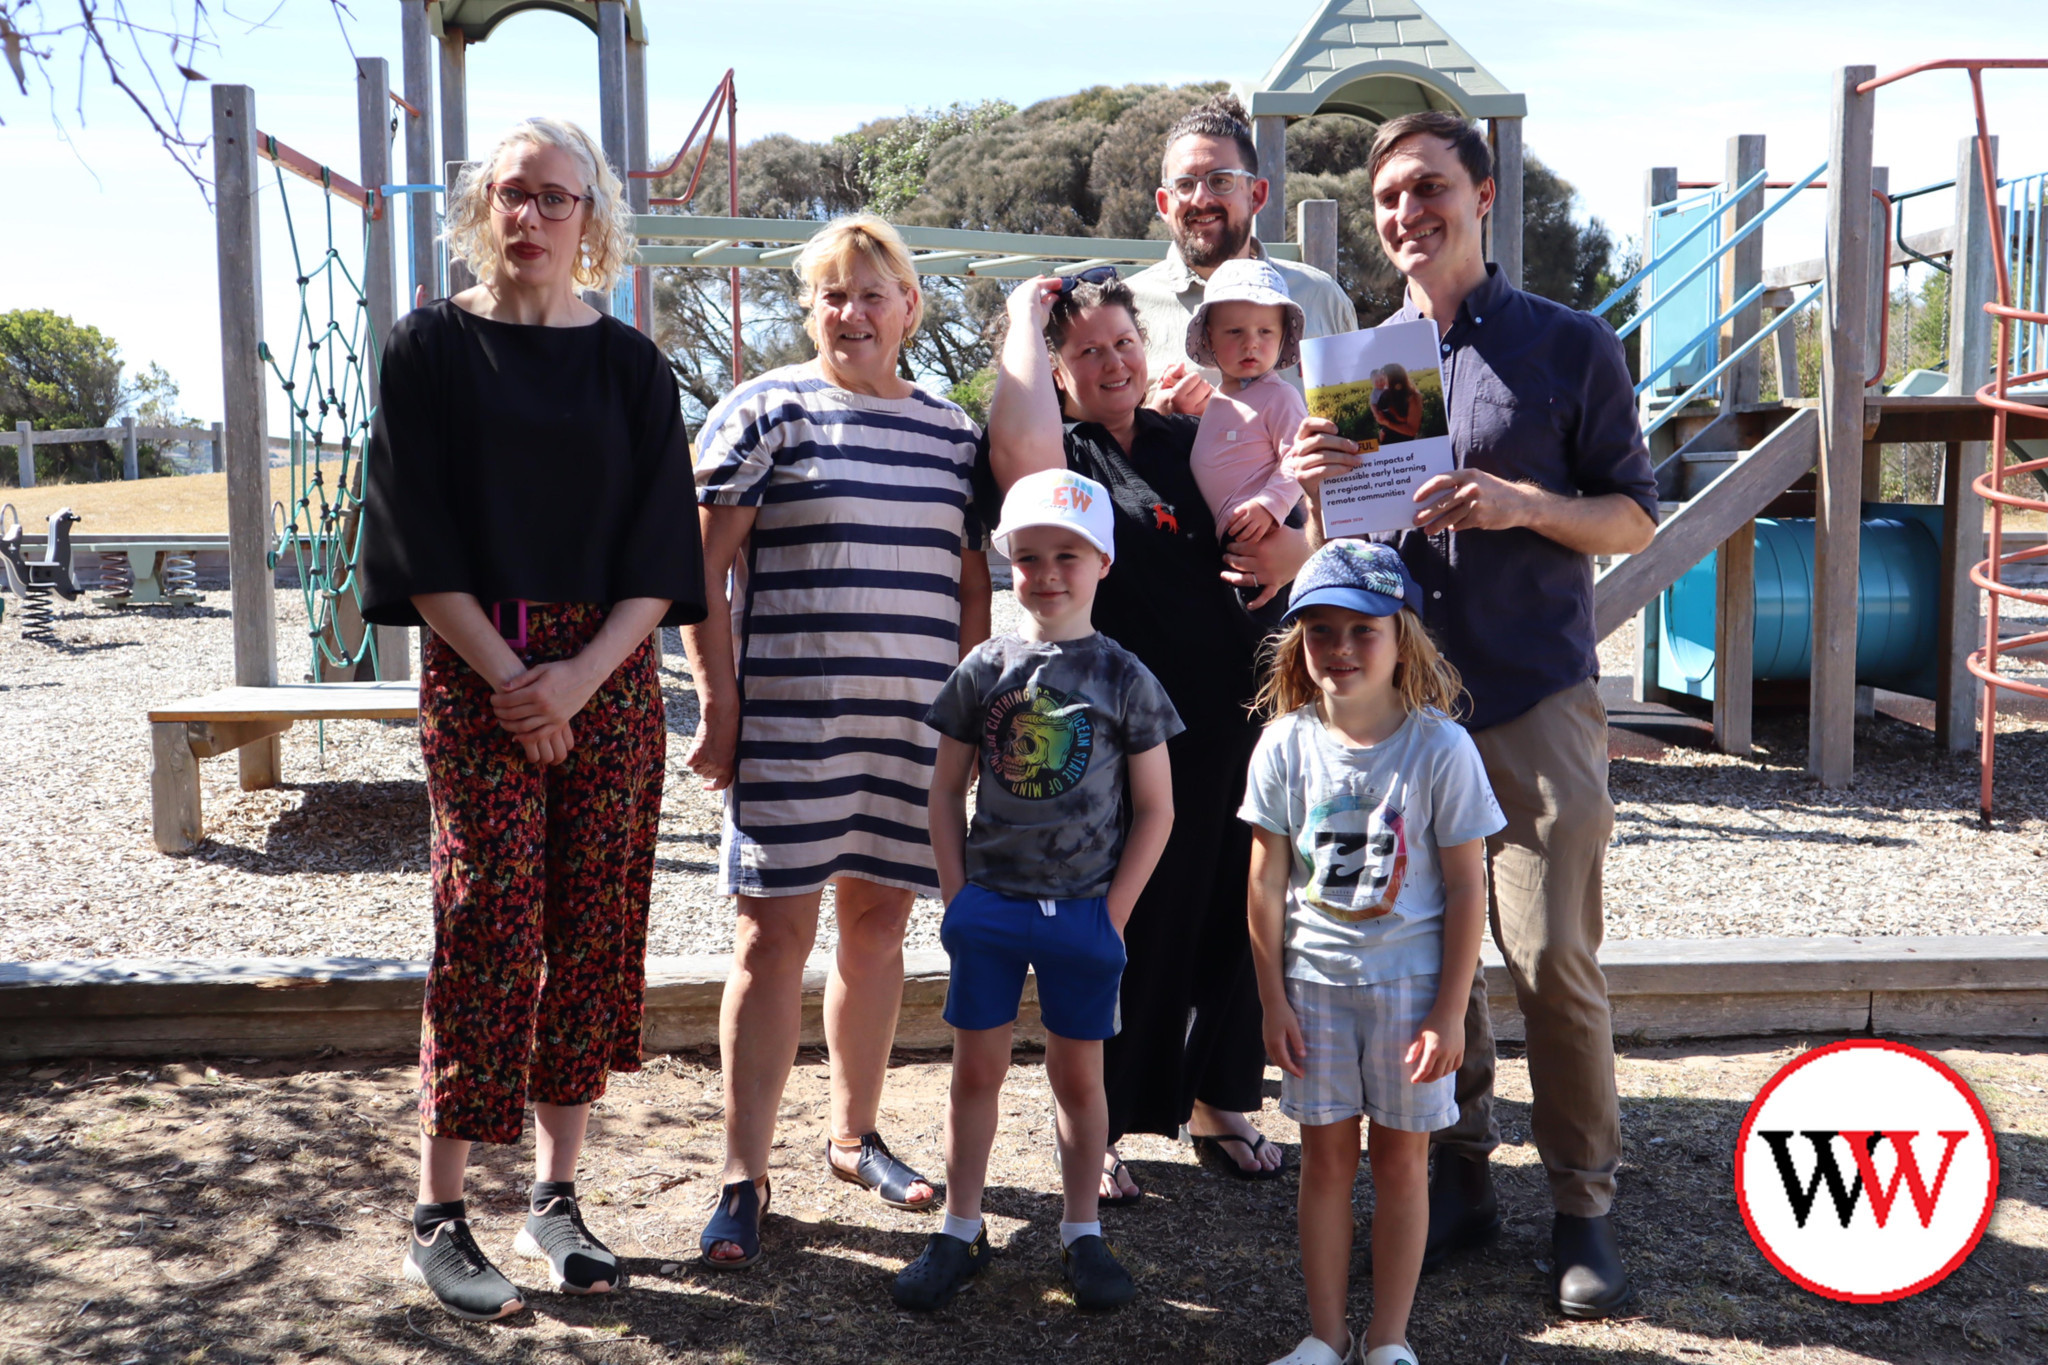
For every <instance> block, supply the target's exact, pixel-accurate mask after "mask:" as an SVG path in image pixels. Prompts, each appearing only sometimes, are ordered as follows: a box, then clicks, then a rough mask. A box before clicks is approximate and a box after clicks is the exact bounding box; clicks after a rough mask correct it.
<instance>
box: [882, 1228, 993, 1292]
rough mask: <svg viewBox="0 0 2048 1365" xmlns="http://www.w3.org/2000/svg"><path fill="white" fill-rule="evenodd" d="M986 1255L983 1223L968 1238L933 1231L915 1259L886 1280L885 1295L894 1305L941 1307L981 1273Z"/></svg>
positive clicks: (987, 1255) (986, 1230)
mask: <svg viewBox="0 0 2048 1365" xmlns="http://www.w3.org/2000/svg"><path fill="white" fill-rule="evenodd" d="M988 1257H989V1250H988V1227H987V1226H986V1225H985V1224H984V1225H983V1227H982V1229H981V1231H980V1232H977V1233H975V1234H974V1240H973V1241H971V1242H963V1241H961V1240H960V1239H959V1238H958V1237H952V1236H949V1235H947V1234H946V1233H943V1232H935V1233H933V1234H932V1236H931V1240H930V1241H928V1242H926V1243H925V1244H924V1250H923V1251H921V1252H919V1253H918V1257H917V1259H916V1260H914V1261H912V1262H911V1263H910V1264H909V1265H907V1266H905V1267H903V1270H902V1271H901V1273H899V1274H898V1275H897V1276H896V1278H895V1279H893V1280H891V1281H889V1297H890V1298H892V1299H894V1300H896V1306H897V1307H898V1308H911V1309H915V1310H917V1311H918V1312H920V1313H929V1312H931V1311H932V1310H933V1309H935V1308H944V1307H945V1306H946V1305H947V1304H949V1303H951V1302H952V1301H953V1296H954V1295H955V1294H957V1293H959V1292H960V1291H961V1289H963V1288H964V1287H965V1286H966V1284H967V1282H968V1281H969V1280H971V1279H973V1278H974V1277H975V1276H976V1275H979V1274H980V1273H981V1271H982V1267H984V1266H986V1265H987V1264H988Z"/></svg>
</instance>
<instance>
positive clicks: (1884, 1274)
mask: <svg viewBox="0 0 2048 1365" xmlns="http://www.w3.org/2000/svg"><path fill="white" fill-rule="evenodd" d="M1930 1172H1931V1173H1932V1174H1931V1176H1930V1174H1929V1173H1930ZM1735 1195H1736V1201H1737V1203H1738V1204H1740V1206H1741V1208H1742V1217H1743V1221H1744V1222H1745V1223H1747V1224H1748V1225H1749V1232H1750V1236H1751V1237H1753V1238H1755V1240H1756V1244H1757V1246H1758V1248H1759V1249H1760V1250H1762V1252H1763V1253H1764V1255H1765V1256H1766V1257H1767V1258H1768V1259H1769V1260H1770V1262H1771V1264H1773V1265H1775V1266H1776V1267H1777V1268H1778V1269H1779V1270H1781V1271H1783V1272H1784V1273H1785V1274H1786V1275H1787V1276H1789V1277H1790V1278H1791V1279H1792V1280H1793V1281H1794V1282H1796V1283H1798V1284H1800V1285H1803V1286H1804V1287H1806V1288H1807V1289H1810V1290H1812V1291H1814V1292H1815V1293H1817V1294H1824V1295H1826V1296H1828V1297H1829V1298H1834V1299H1842V1300H1846V1301H1849V1302H1854V1303H1888V1302H1890V1301H1892V1300H1894V1299H1901V1298H1905V1297H1906V1296H1907V1295H1909V1294H1917V1293H1918V1292H1920V1291H1921V1290H1923V1289H1925V1288H1927V1287H1928V1286H1929V1285H1932V1284H1935V1283H1937V1282H1938V1281H1940V1280H1941V1279H1943V1278H1944V1277H1945V1276H1947V1275H1948V1274H1949V1273H1950V1272H1951V1271H1953V1270H1954V1269H1955V1268H1956V1267H1957V1266H1959V1265H1961V1264H1962V1263H1963V1261H1964V1260H1965V1259H1966V1258H1967V1257H1968V1256H1969V1254H1970V1252H1971V1251H1972V1250H1974V1249H1975V1248H1976V1245H1977V1241H1978V1239H1979V1238H1980V1237H1982V1236H1983V1234H1984V1228H1985V1225H1986V1224H1987V1223H1989V1222H1990V1221H1991V1210H1992V1206H1993V1205H1994V1204H1995V1203H1996V1201H1997V1196H1998V1148H1997V1145H1996V1143H1995V1142H1994V1141H1993V1139H1992V1135H1991V1123H1990V1120H1989V1119H1988V1118H1987V1117H1986V1116H1985V1113H1984V1108H1983V1106H1982V1105H1981V1104H1979V1103H1978V1102H1977V1097H1976V1095H1974V1094H1973V1093H1971V1091H1970V1088H1969V1086H1968V1085H1967V1084H1965V1083H1964V1081H1963V1079H1962V1077H1960V1076H1958V1075H1956V1073H1955V1072H1954V1071H1952V1070H1950V1069H1949V1068H1948V1067H1947V1066H1945V1065H1943V1064H1942V1063H1941V1062H1940V1061H1938V1060H1936V1059H1935V1058H1933V1057H1930V1056H1928V1055H1927V1054H1926V1053H1924V1052H1921V1051H1919V1050H1917V1049H1915V1048H1910V1047H1905V1046H1903V1045H1901V1044H1898V1043H1890V1042H1884V1041H1881V1040H1879V1039H1874V1038H1856V1039H1851V1040H1849V1041H1847V1042H1841V1043H1835V1044H1832V1045H1830V1046H1828V1047H1824V1048H1820V1049H1817V1050H1815V1051H1813V1052H1809V1053H1807V1054H1805V1055H1804V1056H1802V1057H1799V1058H1796V1059H1795V1060H1794V1061H1792V1062H1791V1063H1790V1064H1789V1065H1787V1066H1786V1067H1785V1068H1784V1069H1783V1070H1781V1071H1779V1072H1778V1074H1777V1075H1776V1076H1774V1077H1772V1078H1771V1081H1770V1084H1768V1085H1766V1086H1765V1087H1764V1088H1763V1090H1762V1092H1761V1093H1759V1094H1758V1095H1757V1097H1756V1100H1755V1102H1754V1103H1753V1104H1751V1105H1750V1108H1749V1115H1748V1117H1747V1118H1746V1119H1745V1120H1744V1121H1743V1125H1742V1134H1741V1137H1740V1138H1739V1139H1738V1141H1737V1144H1736V1153H1735ZM1902 1195H1903V1196H1904V1197H1903V1199H1902V1198H1901V1196H1902ZM1907 1206H1910V1208H1909V1207H1907Z"/></svg>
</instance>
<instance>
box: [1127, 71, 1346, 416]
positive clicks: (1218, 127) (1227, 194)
mask: <svg viewBox="0 0 2048 1365" xmlns="http://www.w3.org/2000/svg"><path fill="white" fill-rule="evenodd" d="M1269 192H1270V186H1269V185H1268V184H1267V182H1266V181H1265V180H1263V179H1261V178H1260V177H1259V154H1258V150H1257V149H1256V148H1255V147H1254V146H1253V145H1252V130H1251V119H1250V118H1249V117H1248V116H1247V115H1246V113H1245V111H1244V106H1243V105H1242V104H1240V103H1238V101H1237V98H1236V97H1235V96H1233V95H1217V96H1215V97H1213V98H1211V99H1209V100H1208V101H1206V102H1204V103H1202V104H1198V105H1196V106H1195V107H1194V108H1193V109H1190V110H1189V111H1188V112H1187V113H1185V114H1183V115H1181V117H1180V120H1179V121H1178V122H1176V123H1175V124H1174V125H1173V127H1171V128H1169V129H1167V130H1166V151H1165V155H1164V156H1162V157H1161V158H1160V174H1159V191H1158V202H1159V216H1160V217H1161V218H1163V219H1165V220H1166V227H1167V231H1168V232H1169V233H1170V234H1171V235H1172V237H1173V245H1172V246H1170V247H1168V248H1167V251H1166V259H1165V260H1163V261H1161V262H1160V263H1159V264H1158V265H1155V266H1149V267H1147V268H1146V269H1144V270H1141V271H1139V272H1138V273H1137V274H1135V275H1133V276H1131V277H1130V278H1129V280H1128V283H1129V284H1130V286H1131V293H1132V294H1134V295H1136V296H1137V300H1138V322H1139V324H1140V325H1141V326H1142V327H1143V328H1144V331H1145V348H1146V359H1147V360H1149V361H1150V362H1151V365H1152V373H1153V375H1154V376H1155V387H1154V390H1153V394H1152V398H1151V403H1152V406H1153V407H1155V408H1156V409H1158V410H1159V411H1161V412H1183V413H1188V414H1190V415H1199V414H1200V413H1201V411H1202V409H1203V407H1204V406H1206V405H1207V403H1208V401H1209V392H1210V385H1212V384H1214V383H1217V382H1218V381H1219V378H1220V376H1219V375H1218V373H1217V372H1216V371H1215V370H1213V369H1206V368H1205V369H1199V370H1198V369H1196V368H1195V367H1194V366H1192V365H1190V364H1189V363H1188V360H1187V356H1186V354H1185V353H1184V352H1183V350H1182V339H1183V338H1185V337H1186V335H1187V330H1188V319H1189V318H1191V317H1193V316H1194V315H1195V310H1196V309H1197V308H1200V307H1201V306H1202V299H1203V296H1204V292H1205V290H1206V289H1207V287H1208V283H1209V276H1211V275H1212V274H1214V273H1215V271H1216V267H1217V266H1219V265H1222V264H1223V263H1224V262H1225V261H1227V260H1230V259H1231V258H1233V257H1237V256H1252V257H1256V258H1258V259H1259V260H1262V261H1266V262H1267V263H1268V264H1269V265H1271V266H1272V267H1273V268H1274V269H1275V270H1278V271H1279V272H1280V276H1281V278H1282V279H1284V280H1285V281H1286V282H1287V293H1288V296H1289V297H1290V298H1292V299H1293V300H1294V301H1295V302H1296V303H1298V304H1300V305H1301V310H1302V313H1303V314H1304V315H1305V319H1306V331H1305V332H1304V333H1303V335H1304V336H1311V337H1321V336H1331V335H1333V334H1335V333H1338V332H1355V331H1357V330H1358V312H1357V310H1356V309H1354V308H1353V307H1352V306H1351V300H1350V298H1349V297H1348V296H1347V295H1346V294H1345V293H1344V290H1343V287H1342V286H1340V285H1339V284H1338V283H1337V281H1336V280H1335V279H1333V278H1332V277H1331V276H1329V275H1327V274H1325V273H1323V272H1322V271H1320V270H1318V269H1316V268H1315V267H1314V266H1312V265H1300V264H1297V263H1295V262H1293V261H1276V260H1273V259H1271V258H1270V257H1268V256H1267V255H1266V249H1265V248H1264V247H1263V246H1261V245H1260V244H1259V239H1258V238H1256V237H1254V236H1252V218H1253V216H1254V215H1255V214H1257V213H1258V211H1259V210H1260V208H1262V207H1263V206H1264V205H1265V202H1266V196H1267V194H1268V193H1269ZM1280 374H1281V375H1282V377H1284V378H1285V379H1286V380H1287V382H1288V383H1290V384H1293V385H1294V386H1295V387H1296V388H1299V387H1301V375H1300V373H1299V371H1297V370H1293V369H1287V370H1282V371H1280Z"/></svg>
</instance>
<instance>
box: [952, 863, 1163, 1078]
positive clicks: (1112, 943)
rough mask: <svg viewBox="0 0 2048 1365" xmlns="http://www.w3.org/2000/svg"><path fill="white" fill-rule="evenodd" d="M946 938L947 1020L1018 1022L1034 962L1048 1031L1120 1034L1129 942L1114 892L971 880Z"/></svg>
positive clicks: (960, 1023)
mask: <svg viewBox="0 0 2048 1365" xmlns="http://www.w3.org/2000/svg"><path fill="white" fill-rule="evenodd" d="M939 942H941V943H943V944H944V945H945V947H946V953H947V955H948V956H949V957H951V958H952V959H953V972H952V977H951V979H950V980H949V981H948V982H947V984H946V1022H947V1023H949V1024H951V1025H952V1026H953V1027H954V1028H956V1029H962V1030H965V1031H968V1032H973V1031H974V1030H976V1029H985V1028H1001V1027H1002V1026H1003V1025H1005V1024H1012V1023H1015V1022H1016V1020H1017V1005H1018V1002H1020V1001H1021V1000H1022V999H1023V998H1024V973H1025V970H1026V969H1027V968H1029V969H1031V970H1034V971H1036V972H1037V973H1038V1016H1039V1018H1040V1019H1042V1020H1044V1021H1045V1027H1046V1031H1047V1032H1050V1033H1057V1034H1058V1035H1059V1036H1060V1037H1062V1038H1073V1039H1077V1040H1080V1041H1091V1040H1097V1039H1102V1038H1112V1037H1114V1036H1116V1031H1117V1025H1118V1019H1117V991H1118V988H1119V987H1120V986H1121V985H1122V984H1123V976H1124V941H1123V937H1122V936H1121V935H1120V934H1118V933H1117V931H1116V928H1115V926H1114V925H1112V924H1111V923H1110V922H1109V901H1108V899H1107V898H1106V897H1103V896H1095V897H1092V898H1090V899H1087V900H1043V901H1034V900H1025V899H1024V898H1023V897H1021V896H1005V895H1002V894H1001V893H999V892H995V891H990V890H987V889H986V888H984V887H979V886H976V885H974V884H973V883H972V882H970V883H968V884H967V885H966V886H965V887H962V888H961V890H960V894H959V895H957V896H955V897H953V899H952V901H951V903H950V904H948V905H947V906H946V917H945V919H944V920H943V921H942V922H941V923H940V925H939Z"/></svg>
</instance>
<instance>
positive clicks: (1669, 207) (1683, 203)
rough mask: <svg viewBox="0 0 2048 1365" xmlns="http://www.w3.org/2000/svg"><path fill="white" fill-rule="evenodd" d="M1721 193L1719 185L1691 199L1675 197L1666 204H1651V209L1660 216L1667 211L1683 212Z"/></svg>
mask: <svg viewBox="0 0 2048 1365" xmlns="http://www.w3.org/2000/svg"><path fill="white" fill-rule="evenodd" d="M1720 194H1721V188H1720V186H1718V185H1717V186H1715V187H1714V188H1713V189H1711V190H1707V191H1705V192H1704V193H1701V194H1696V195H1694V196H1693V197H1692V198H1690V199H1673V200H1671V201H1670V202H1669V203H1665V204H1652V205H1650V211H1651V212H1652V213H1655V214H1656V215H1657V216H1658V217H1660V218H1661V217H1663V216H1664V215H1665V214H1667V213H1682V212H1684V211H1685V210H1686V209H1689V208H1691V207H1692V206H1693V205H1694V204H1704V203H1706V202H1707V201H1708V200H1709V199H1715V198H1719V197H1720Z"/></svg>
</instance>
